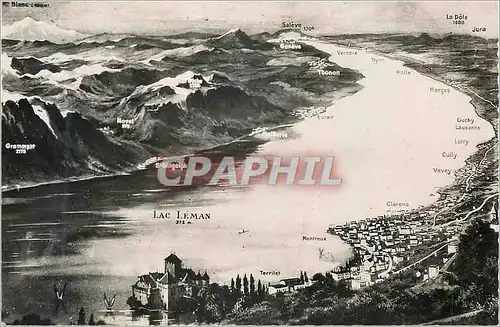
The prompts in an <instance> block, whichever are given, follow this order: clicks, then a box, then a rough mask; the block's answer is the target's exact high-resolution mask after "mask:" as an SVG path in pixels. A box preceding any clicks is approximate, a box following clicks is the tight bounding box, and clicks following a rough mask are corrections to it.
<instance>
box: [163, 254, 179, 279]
mask: <svg viewBox="0 0 500 327" xmlns="http://www.w3.org/2000/svg"><path fill="white" fill-rule="evenodd" d="M181 268H182V261H181V259H179V257H178V256H176V255H175V254H173V253H172V254H171V255H169V256H168V257H166V258H165V273H167V272H168V273H170V274H171V275H172V277H174V279H177V278H181V277H182V276H181Z"/></svg>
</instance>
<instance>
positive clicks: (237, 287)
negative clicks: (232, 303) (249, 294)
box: [236, 275, 241, 292]
mask: <svg viewBox="0 0 500 327" xmlns="http://www.w3.org/2000/svg"><path fill="white" fill-rule="evenodd" d="M236 291H238V292H241V278H240V275H238V276H236Z"/></svg>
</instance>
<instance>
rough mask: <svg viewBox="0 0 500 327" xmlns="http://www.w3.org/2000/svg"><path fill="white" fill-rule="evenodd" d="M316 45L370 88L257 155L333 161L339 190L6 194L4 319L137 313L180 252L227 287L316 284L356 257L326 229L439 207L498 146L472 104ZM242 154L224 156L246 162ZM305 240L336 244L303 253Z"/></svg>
mask: <svg viewBox="0 0 500 327" xmlns="http://www.w3.org/2000/svg"><path fill="white" fill-rule="evenodd" d="M309 43H310V44H312V45H314V46H315V47H317V48H319V49H320V50H323V51H326V52H328V53H330V54H332V58H331V60H332V61H334V62H336V63H337V64H339V65H340V66H343V67H348V68H352V69H356V70H358V71H360V72H361V73H362V74H363V75H364V76H365V78H364V79H362V80H361V81H360V84H362V85H363V87H364V88H363V89H362V90H361V91H359V92H357V93H355V94H354V95H351V96H348V97H345V98H342V99H340V100H338V101H336V102H335V103H334V104H333V105H331V106H330V107H328V108H327V110H326V112H325V113H323V114H321V115H320V117H312V118H308V119H306V120H304V121H302V122H300V123H297V124H295V125H294V126H293V127H292V128H291V129H289V130H288V131H287V132H288V133H289V134H290V135H294V137H291V138H289V139H282V140H275V141H271V142H268V143H265V144H264V145H261V146H259V147H258V148H257V149H256V150H255V151H254V153H256V154H261V155H266V156H281V157H284V158H289V157H291V156H306V155H315V156H325V157H326V156H335V163H334V167H335V175H336V176H338V177H340V178H341V179H342V183H341V185H339V186H332V187H321V188H319V187H304V186H284V185H276V186H271V185H265V184H252V185H250V186H246V187H241V186H238V187H208V186H206V187H198V188H174V189H166V188H165V187H163V186H162V185H161V184H159V182H158V181H157V176H156V170H154V169H153V170H146V171H139V172H137V173H134V174H132V175H129V176H117V177H112V178H101V179H94V180H87V181H81V182H74V183H63V184H54V185H45V186H40V187H36V188H31V189H24V190H19V191H11V192H7V193H4V194H3V208H2V213H3V217H2V225H3V229H2V256H3V262H2V269H3V274H2V279H3V283H2V285H3V294H2V297H3V307H4V311H7V312H9V313H10V317H7V318H6V320H7V321H10V320H13V319H14V317H16V316H17V315H22V314H27V313H40V314H42V316H43V317H51V319H53V320H54V321H57V322H59V323H69V321H70V320H72V321H76V319H77V316H78V310H79V308H80V307H82V306H83V307H84V308H85V310H86V312H87V318H88V314H89V313H91V312H93V313H96V314H97V315H98V316H99V317H101V316H102V314H100V313H98V312H99V310H102V309H104V306H103V304H102V303H103V301H102V298H103V292H106V293H107V294H108V296H109V295H110V294H115V293H116V294H117V297H116V304H115V307H114V308H115V309H117V310H127V309H128V306H127V305H126V303H125V302H126V300H127V298H128V297H129V296H130V295H131V288H130V287H131V285H132V284H133V283H134V282H135V281H136V277H137V276H138V275H141V274H144V273H147V272H150V271H163V259H164V258H165V257H166V256H168V255H169V254H170V253H172V252H175V253H176V254H177V256H179V257H180V258H181V259H182V260H183V262H184V265H185V266H187V267H191V268H193V269H194V270H195V271H196V270H200V271H201V272H202V273H203V272H204V271H205V270H206V271H207V272H208V274H209V275H210V277H211V279H212V281H217V282H220V283H229V282H230V279H231V278H232V277H235V276H236V275H237V274H240V275H243V274H247V275H249V274H253V275H254V277H255V278H256V279H261V280H263V281H266V282H275V281H278V280H279V279H280V278H288V277H296V276H298V274H299V273H300V271H301V270H303V271H307V273H308V275H309V276H310V277H311V276H312V275H313V274H314V273H316V272H325V271H326V270H329V269H332V268H333V267H334V266H335V265H336V264H338V262H343V260H345V258H347V257H348V256H349V255H350V249H349V247H348V246H346V245H345V244H343V243H342V242H341V241H340V240H339V239H338V238H336V237H334V236H331V235H327V234H326V229H327V228H328V225H330V224H332V223H342V222H345V221H350V220H360V219H364V218H366V217H372V216H378V215H383V214H386V213H387V211H388V210H391V209H394V208H393V207H392V206H390V205H388V202H389V201H391V202H393V203H405V204H408V206H405V209H412V208H416V207H418V206H420V205H425V204H430V203H432V202H433V201H435V200H436V197H435V196H431V195H430V194H432V193H434V194H435V192H436V191H437V189H438V188H439V187H442V186H445V185H447V184H450V183H452V182H453V180H454V176H453V170H455V169H458V168H460V167H462V166H463V165H464V162H465V159H466V158H467V157H468V156H470V155H471V154H472V153H474V151H475V146H476V145H477V144H479V143H481V142H484V141H487V140H488V139H490V138H491V137H493V136H494V132H493V129H492V127H491V125H490V124H489V123H487V122H486V121H484V120H482V119H481V118H480V117H478V116H477V115H476V114H475V112H474V108H473V107H472V105H471V104H470V103H469V101H470V98H469V97H468V96H466V95H464V94H462V93H460V92H458V91H456V90H454V89H452V88H450V87H448V86H446V85H444V84H442V83H440V82H437V81H435V80H433V79H431V78H428V77H425V76H422V75H420V74H418V73H417V72H416V71H414V70H412V69H408V68H405V67H403V64H402V62H400V61H396V60H390V59H387V58H384V57H381V56H378V55H374V54H371V53H369V52H366V51H361V50H353V49H346V48H343V47H339V46H336V45H331V44H327V43H320V42H309ZM338 51H340V52H338ZM346 51H350V54H348V53H347V52H346ZM354 52H355V53H354ZM408 72H409V74H408ZM332 78H342V77H341V76H340V77H333V76H332ZM431 88H432V89H431ZM436 90H437V91H436ZM441 90H442V91H441ZM472 120H473V122H472ZM457 126H461V127H464V126H465V127H467V126H471V128H472V129H468V130H462V129H460V130H457ZM458 140H466V141H468V142H467V145H465V142H462V143H460V142H458ZM235 146H236V147H237V145H233V146H232V147H227V148H225V150H224V151H226V152H227V154H228V155H229V154H234V152H235V149H234V147H235ZM246 151H248V149H247V150H246ZM240 154H241V153H240ZM447 170H448V171H450V173H449V174H448V173H447ZM155 210H156V211H157V212H159V211H161V212H171V213H172V214H173V215H175V214H176V212H177V211H178V210H179V211H181V212H192V213H209V214H210V219H206V220H196V221H193V222H192V224H189V225H183V224H176V221H175V219H153V212H154V211H155ZM242 231H245V232H244V233H242ZM303 236H309V237H326V241H304V240H303ZM320 251H323V254H324V256H323V257H320V256H319V252H320ZM325 254H327V255H326V257H327V258H328V259H325ZM261 271H267V272H269V271H272V272H279V273H280V275H279V276H275V275H262V274H261ZM65 283H67V284H68V291H67V294H66V295H65V303H66V313H64V312H63V311H62V310H61V308H59V309H58V312H57V313H55V312H54V308H55V306H54V303H53V302H52V301H51V299H53V298H54V295H53V294H54V290H53V285H54V284H57V285H63V284H65ZM123 312H124V313H123V314H120V315H116V316H115V317H106V318H105V320H106V321H107V322H108V323H116V324H124V323H127V324H132V323H135V324H148V320H147V319H146V320H141V319H139V320H136V321H134V322H132V318H131V317H130V314H129V313H127V312H126V311H123Z"/></svg>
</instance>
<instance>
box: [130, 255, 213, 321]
mask: <svg viewBox="0 0 500 327" xmlns="http://www.w3.org/2000/svg"><path fill="white" fill-rule="evenodd" d="M209 284H210V277H209V276H208V274H207V273H206V272H205V274H203V275H201V274H200V272H198V273H195V272H194V271H193V270H192V269H189V268H183V267H182V260H181V259H179V257H177V256H176V255H175V254H170V255H169V256H168V257H166V258H165V270H164V272H163V273H160V272H150V273H148V274H145V275H141V276H138V280H137V281H136V282H135V284H134V285H132V296H131V297H130V298H129V301H128V302H127V303H128V304H129V305H130V307H131V308H132V309H143V310H167V311H170V310H176V309H177V308H180V307H181V304H180V303H181V301H182V300H187V301H189V300H194V298H195V297H196V296H197V295H198V293H199V292H200V290H202V289H204V288H206V287H208V285H209Z"/></svg>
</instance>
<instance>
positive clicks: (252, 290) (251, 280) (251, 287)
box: [250, 274, 255, 295]
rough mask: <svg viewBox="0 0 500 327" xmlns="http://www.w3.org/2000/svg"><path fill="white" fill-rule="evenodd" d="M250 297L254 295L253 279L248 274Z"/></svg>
mask: <svg viewBox="0 0 500 327" xmlns="http://www.w3.org/2000/svg"><path fill="white" fill-rule="evenodd" d="M250 295H255V279H254V278H253V276H252V274H250Z"/></svg>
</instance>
